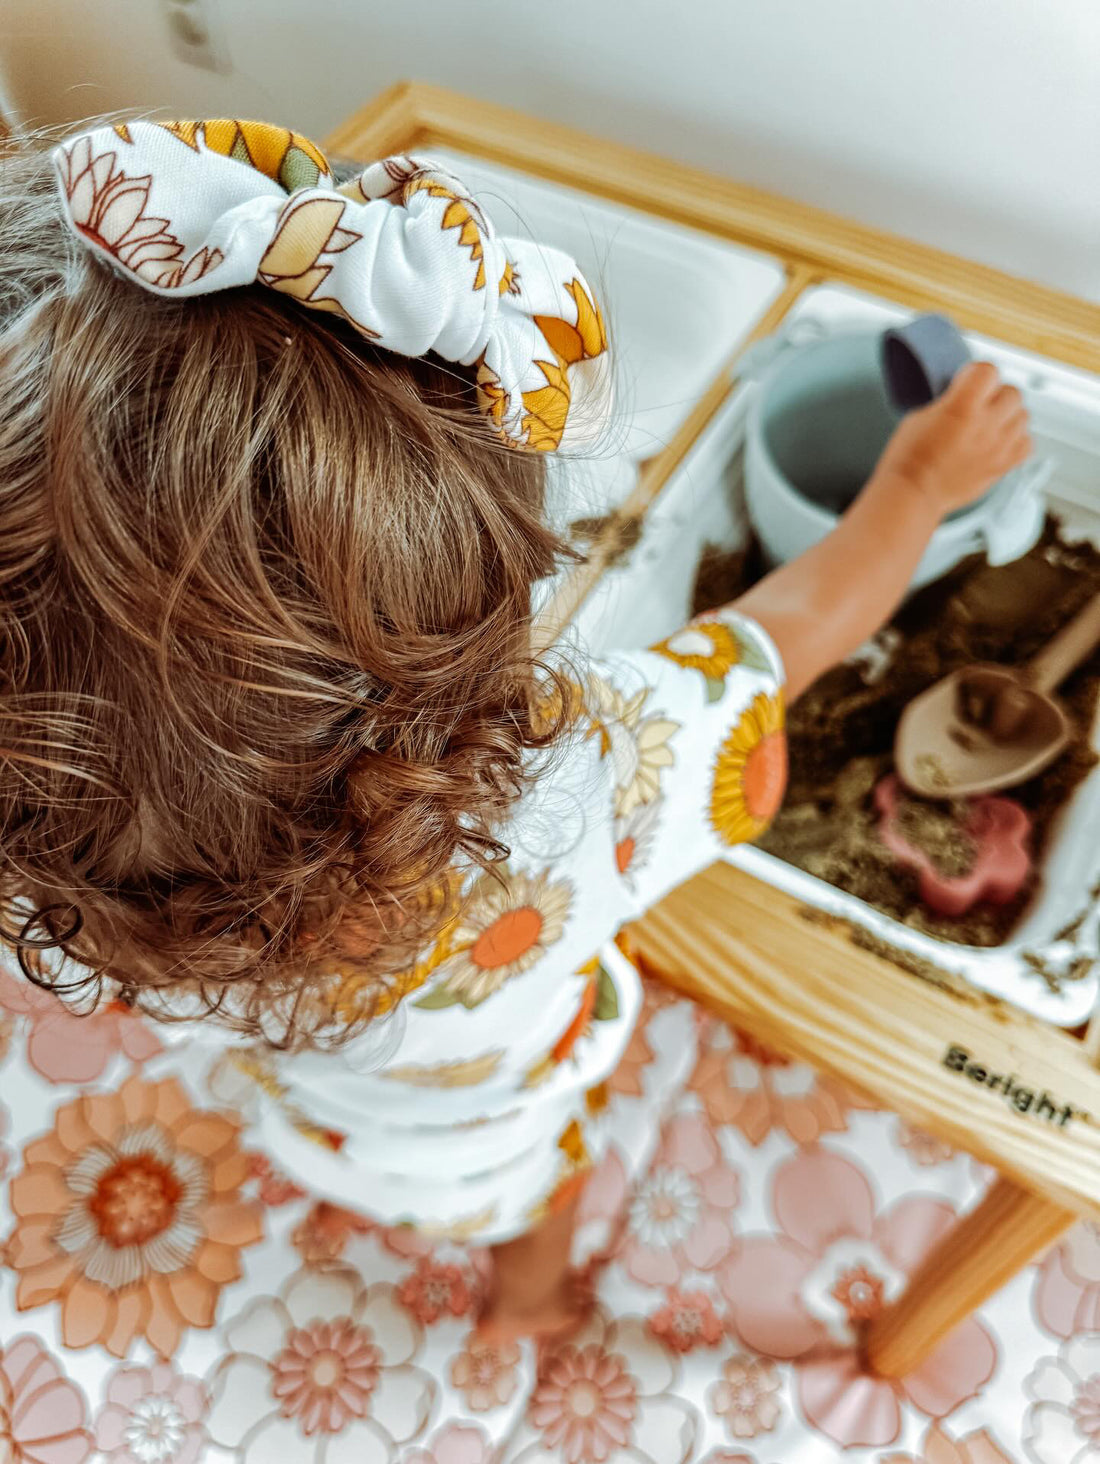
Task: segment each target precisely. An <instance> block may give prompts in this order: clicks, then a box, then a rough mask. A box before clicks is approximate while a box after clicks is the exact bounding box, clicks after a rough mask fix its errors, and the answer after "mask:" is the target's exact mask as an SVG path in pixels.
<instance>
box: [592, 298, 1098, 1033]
mask: <svg viewBox="0 0 1100 1464" xmlns="http://www.w3.org/2000/svg"><path fill="white" fill-rule="evenodd" d="M908 313H909V312H907V311H905V310H903V309H900V308H898V307H897V306H894V305H891V304H890V303H889V302H887V301H882V300H877V299H874V298H872V297H870V296H866V295H861V294H859V293H857V292H855V291H852V290H846V289H842V288H838V287H832V286H823V287H821V288H819V289H815V290H812V291H809V292H807V294H806V295H805V296H804V297H803V299H802V300H800V301H799V303H798V305H797V306H796V307H795V309H794V310H793V311H792V312H791V314H790V316H789V317H788V320H789V321H796V320H806V319H811V320H813V321H815V322H816V323H818V324H820V325H821V326H822V327H824V328H825V329H827V330H830V331H831V330H841V329H848V328H852V327H856V328H860V327H862V328H866V327H867V326H868V325H869V324H870V325H875V324H881V325H886V324H888V323H890V322H893V321H896V320H898V319H902V318H904V317H905V316H906V315H907V314H908ZM970 343H971V347H972V349H973V351H974V352H975V354H977V355H982V356H985V357H987V358H988V359H991V360H993V361H995V362H996V364H997V365H998V367H999V368H1000V370H1001V371H1002V373H1003V374H1004V375H1005V377H1006V378H1007V379H1009V380H1011V381H1013V382H1014V383H1015V384H1017V385H1018V386H1020V387H1021V388H1022V389H1023V390H1024V392H1025V394H1026V396H1027V399H1028V405H1029V407H1030V409H1031V413H1032V428H1033V436H1034V438H1035V442H1036V448H1037V451H1039V452H1040V453H1042V454H1043V455H1044V456H1047V455H1049V456H1050V457H1052V458H1053V459H1054V460H1055V462H1056V465H1057V466H1056V471H1055V475H1054V478H1053V480H1052V486H1051V490H1050V495H1049V496H1050V501H1051V506H1052V507H1053V509H1054V510H1055V511H1056V512H1057V513H1058V514H1059V515H1060V516H1061V517H1062V519H1063V521H1064V522H1065V524H1066V527H1067V530H1068V532H1069V534H1070V536H1071V537H1077V538H1084V537H1088V538H1091V539H1093V540H1094V542H1097V543H1100V380H1097V379H1096V378H1095V377H1092V376H1089V375H1088V374H1086V373H1084V372H1080V371H1075V370H1072V369H1070V368H1068V367H1064V366H1061V365H1059V364H1058V363H1055V362H1051V361H1048V360H1046V359H1044V358H1043V357H1040V356H1037V355H1034V354H1032V353H1029V352H1025V351H1018V350H1016V349H1014V348H1011V347H1007V346H1004V345H1002V344H1000V343H998V342H995V341H991V340H986V339H984V338H981V337H971V341H970ZM751 391H752V387H751V386H743V387H741V388H740V389H738V391H736V392H735V393H734V395H733V396H732V397H731V399H730V400H729V402H727V403H726V405H725V406H724V407H723V409H722V410H721V411H720V412H719V413H718V414H717V415H716V416H715V418H714V420H713V421H712V422H711V424H710V425H709V427H708V428H707V429H706V431H705V432H704V433H703V434H702V435H701V436H700V438H699V440H698V442H697V443H696V444H695V446H694V448H693V450H692V452H691V453H690V454H689V456H688V458H687V459H686V460H685V462H684V463H683V465H682V467H681V468H680V470H679V471H678V472H677V473H676V475H675V476H674V477H673V478H672V479H671V480H670V481H669V483H668V484H667V485H666V487H665V489H664V491H663V493H662V494H661V496H660V497H659V498H658V500H657V502H656V504H655V505H654V507H653V508H652V509H651V510H650V513H649V514H648V515H647V518H646V524H645V533H644V535H643V538H642V541H641V543H639V545H638V546H637V547H636V549H635V550H634V551H633V552H632V553H631V554H630V555H629V556H628V558H627V559H626V560H625V561H624V562H623V564H622V565H621V566H618V567H616V568H614V569H612V570H611V571H609V572H608V573H607V574H606V575H605V576H604V577H603V579H602V581H601V583H600V585H599V586H598V587H597V588H596V590H595V591H594V592H593V594H592V595H591V596H590V597H589V599H588V601H587V602H586V603H585V604H584V606H583V607H582V609H581V611H580V614H579V615H578V617H577V621H576V624H577V627H578V629H579V631H580V633H581V636H582V638H583V639H584V641H585V642H586V643H587V644H588V645H589V646H591V647H592V648H593V650H595V651H597V652H598V651H600V650H603V649H608V648H610V647H613V646H642V645H649V644H652V643H653V642H654V641H656V640H660V639H661V638H662V637H664V636H666V635H668V634H669V633H670V632H671V631H673V630H674V629H675V628H676V627H677V626H678V625H680V624H682V623H683V622H684V620H685V619H686V618H687V617H688V615H689V614H690V595H691V587H692V581H693V578H694V573H695V567H696V565H697V563H698V559H699V553H700V550H701V549H702V546H703V545H704V544H705V543H707V542H717V543H721V544H724V545H727V546H729V547H735V546H736V545H737V544H738V543H740V542H743V538H744V533H745V520H744V517H743V511H742V509H741V473H740V447H741V443H742V441H743V436H744V425H745V417H746V413H747V408H748V403H749V399H750V393H751ZM1094 736H1095V734H1094ZM1097 745H1098V746H1100V740H1098V741H1097ZM1097 828H1100V776H1098V775H1097V774H1095V773H1094V774H1093V775H1092V776H1091V777H1090V778H1088V779H1086V781H1085V782H1084V784H1083V785H1082V786H1081V787H1080V788H1079V789H1078V790H1077V792H1076V794H1075V795H1074V797H1073V798H1072V799H1071V801H1070V803H1069V804H1068V806H1067V808H1066V809H1065V810H1064V811H1063V813H1062V815H1061V816H1060V818H1059V820H1058V822H1057V824H1056V825H1055V830H1054V836H1053V839H1052V842H1051V845H1050V849H1049V852H1048V854H1047V856H1046V858H1045V860H1044V864H1043V869H1042V880H1043V882H1042V887H1041V890H1040V893H1039V894H1038V896H1037V897H1036V899H1035V901H1034V902H1033V904H1032V907H1031V910H1030V911H1029V913H1028V914H1027V915H1026V916H1025V918H1024V920H1023V922H1022V923H1021V924H1020V926H1019V927H1017V929H1016V931H1015V932H1014V933H1013V935H1012V937H1011V939H1010V941H1009V942H1008V943H1007V944H1005V945H1003V946H999V947H997V948H995V949H991V950H986V949H978V948H976V947H968V946H960V945H956V944H954V943H952V942H948V941H941V940H936V939H933V938H931V937H929V936H927V935H924V934H923V933H921V932H919V931H914V930H911V929H910V928H909V927H908V926H905V925H902V924H900V923H899V922H898V921H896V920H892V919H890V918H889V917H888V916H885V915H883V914H881V913H880V912H878V911H877V910H874V909H873V908H872V907H871V906H869V905H867V904H866V903H865V902H864V901H862V900H859V899H856V898H855V897H854V896H852V895H848V894H845V893H844V892H843V891H841V890H837V889H835V888H834V887H833V886H831V885H828V884H825V883H824V882H823V881H821V880H818V879H815V878H813V876H811V875H808V874H805V873H803V872H802V871H801V870H798V869H795V868H794V867H793V866H792V865H789V864H786V863H784V862H783V861H781V860H779V859H776V858H774V857H773V856H771V855H768V854H765V853H764V852H763V851H761V850H759V849H753V848H742V849H737V850H734V851H732V852H731V853H730V855H729V860H730V862H731V863H732V864H734V865H736V866H737V867H739V868H741V869H744V870H746V871H747V872H749V873H751V874H753V875H755V876H757V877H758V878H760V879H762V880H765V881H767V882H768V883H769V884H772V885H775V886H777V887H778V888H780V889H783V890H785V891H786V892H787V893H788V894H790V895H792V896H793V897H794V898H796V899H799V900H801V901H804V902H805V903H806V904H808V905H813V906H815V907H817V908H819V909H822V910H826V911H828V912H830V913H833V914H836V915H839V916H843V917H846V918H847V919H850V920H852V921H854V922H856V923H857V924H859V925H861V926H863V927H864V928H865V929H867V930H868V931H869V932H871V933H873V934H875V935H877V936H879V937H880V938H881V939H882V940H884V941H886V942H888V943H889V944H891V945H893V946H895V947H897V948H899V949H902V950H906V951H909V952H911V953H912V954H914V955H916V956H920V957H923V958H925V959H926V960H929V961H931V962H933V963H934V964H935V965H937V966H939V967H940V968H941V969H943V970H947V971H953V972H956V973H957V974H959V975H961V976H963V977H965V978H967V979H968V980H970V981H971V982H972V983H973V984H974V985H975V986H978V987H980V988H981V989H982V990H985V991H989V992H991V993H994V994H995V995H997V996H1000V997H1003V998H1004V999H1006V1000H1008V1001H1011V1002H1014V1003H1015V1004H1016V1005H1017V1006H1020V1007H1023V1008H1024V1009H1026V1010H1027V1011H1030V1012H1033V1013H1034V1014H1035V1015H1037V1016H1041V1017H1043V1018H1044V1019H1046V1020H1048V1021H1051V1022H1053V1023H1056V1024H1057V1025H1059V1026H1067V1027H1068V1026H1076V1025H1077V1024H1078V1023H1080V1022H1083V1021H1085V1020H1087V1018H1088V1016H1089V1015H1090V1013H1091V1011H1092V1007H1093V1005H1094V1003H1095V1000H1096V994H1097V985H1098V976H1097V972H1096V971H1094V972H1093V973H1092V974H1091V975H1089V976H1086V977H1084V978H1083V979H1079V980H1077V981H1072V982H1066V983H1065V984H1064V985H1063V988H1062V990H1061V992H1052V991H1050V990H1049V989H1048V987H1047V986H1046V984H1045V983H1044V982H1043V980H1042V979H1041V977H1039V976H1038V975H1037V974H1036V973H1035V972H1034V971H1033V970H1032V969H1031V968H1030V967H1029V966H1028V964H1027V962H1026V961H1025V959H1024V953H1025V952H1034V953H1036V954H1041V955H1043V956H1044V957H1046V958H1047V959H1048V960H1049V961H1050V962H1051V964H1053V965H1055V966H1056V967H1061V966H1065V965H1068V963H1069V962H1070V961H1071V960H1072V959H1073V958H1074V957H1075V956H1076V955H1078V954H1082V953H1088V954H1090V955H1091V954H1095V952H1096V950H1097V919H1098V917H1097V914H1096V912H1095V911H1094V912H1093V913H1092V915H1091V916H1090V918H1089V919H1088V920H1086V922H1085V924H1084V926H1083V928H1082V929H1081V931H1080V932H1079V933H1078V935H1077V936H1076V938H1075V940H1074V942H1072V943H1067V942H1061V943H1057V942H1055V941H1054V937H1055V935H1056V934H1057V933H1058V932H1059V931H1060V930H1062V929H1063V928H1064V927H1065V926H1066V925H1067V924H1068V923H1069V922H1070V921H1071V920H1072V919H1074V917H1075V916H1076V915H1078V914H1079V913H1080V912H1081V910H1082V909H1084V908H1085V907H1086V906H1087V904H1088V892H1089V890H1090V889H1091V888H1092V887H1093V886H1094V885H1095V884H1096V882H1097V880H1098V879H1100V838H1097V836H1096V830H1097Z"/></svg>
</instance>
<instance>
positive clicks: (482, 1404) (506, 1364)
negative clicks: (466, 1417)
mask: <svg viewBox="0 0 1100 1464" xmlns="http://www.w3.org/2000/svg"><path fill="white" fill-rule="evenodd" d="M519 1361H520V1351H519V1348H518V1347H517V1346H516V1344H515V1343H514V1342H501V1343H498V1344H497V1345H496V1346H494V1345H493V1344H492V1343H489V1342H479V1341H478V1340H477V1339H476V1338H475V1337H471V1338H470V1340H469V1341H468V1342H467V1344H466V1347H465V1349H464V1350H463V1351H462V1352H460V1353H459V1354H458V1356H457V1357H456V1358H455V1359H454V1360H453V1361H452V1363H451V1382H452V1383H453V1384H454V1385H455V1387H456V1388H457V1389H458V1391H459V1392H460V1393H461V1394H462V1397H463V1399H464V1400H465V1404H466V1407H467V1408H468V1409H469V1410H470V1412H471V1413H488V1412H490V1410H491V1409H493V1408H502V1407H503V1406H504V1404H505V1403H507V1402H508V1400H509V1399H510V1398H511V1396H512V1394H513V1393H514V1392H515V1391H516V1388H517V1387H518V1386H519V1378H518V1377H517V1374H516V1368H517V1367H518V1366H519Z"/></svg>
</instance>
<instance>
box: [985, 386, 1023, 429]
mask: <svg viewBox="0 0 1100 1464" xmlns="http://www.w3.org/2000/svg"><path fill="white" fill-rule="evenodd" d="M989 411H990V412H991V413H992V415H993V416H995V417H996V418H998V419H999V420H1000V421H1002V422H1004V423H1006V424H1011V423H1013V422H1015V421H1016V420H1017V419H1019V420H1020V421H1024V422H1026V421H1027V407H1026V405H1025V404H1024V399H1023V395H1022V394H1021V392H1020V389H1019V388H1018V387H1015V386H1002V387H1000V388H999V389H998V390H997V391H996V392H995V393H994V395H993V397H992V398H991V400H990V403H989Z"/></svg>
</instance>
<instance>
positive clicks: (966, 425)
mask: <svg viewBox="0 0 1100 1464" xmlns="http://www.w3.org/2000/svg"><path fill="white" fill-rule="evenodd" d="M1030 452H1031V438H1030V437H1029V435H1028V418H1027V408H1026V407H1025V406H1024V401H1023V397H1021V395H1020V393H1019V392H1018V391H1017V390H1016V388H1015V387H1014V386H1003V385H1002V384H1001V379H1000V377H999V376H998V374H997V369H996V367H995V366H991V365H990V364H989V362H988V361H975V362H973V363H972V364H971V365H969V366H967V367H966V369H965V370H963V371H960V372H959V374H958V376H956V377H955V379H954V381H953V382H952V383H951V385H950V386H949V387H948V389H947V391H946V392H944V394H943V396H941V397H939V398H938V399H937V400H936V401H934V402H932V403H931V405H930V406H927V407H923V408H922V409H921V410H920V411H918V412H911V413H910V414H909V415H908V416H907V417H906V418H905V420H904V421H903V422H902V423H901V424H900V425H899V426H898V428H897V430H896V432H895V433H894V435H893V437H891V439H890V441H889V443H888V444H887V446H886V450H885V452H884V453H883V455H882V457H881V459H880V460H879V465H878V467H877V468H876V470H875V476H876V477H882V476H888V477H890V478H892V479H900V480H902V481H903V482H905V483H908V484H911V485H912V486H913V487H915V488H916V489H917V490H918V491H919V492H920V493H922V494H924V495H925V496H926V497H928V498H929V499H930V501H931V503H932V507H933V508H934V509H935V511H936V513H937V515H938V516H939V517H941V518H942V517H943V516H944V515H946V514H949V513H951V512H952V511H953V510H954V509H957V508H963V507H965V505H966V504H968V503H973V502H974V500H975V499H976V498H980V497H981V496H982V494H983V493H984V492H985V491H986V489H987V488H989V487H991V486H992V484H993V483H995V482H996V481H997V479H998V478H1001V477H1003V476H1004V474H1005V473H1007V472H1010V471H1011V469H1013V468H1017V467H1019V466H1020V464H1021V463H1022V462H1024V461H1025V460H1026V459H1027V457H1028V456H1029V454H1030Z"/></svg>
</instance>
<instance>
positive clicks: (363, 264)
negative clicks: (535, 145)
mask: <svg viewBox="0 0 1100 1464" xmlns="http://www.w3.org/2000/svg"><path fill="white" fill-rule="evenodd" d="M54 162H55V165H56V168H57V174H58V180H59V184H60V190H61V197H62V202H63V205H64V210H65V216H66V218H67V220H68V222H69V224H70V226H71V227H72V228H73V230H74V231H75V232H76V234H77V235H78V237H79V238H80V239H81V240H82V241H83V242H84V243H85V244H86V245H87V246H88V248H89V249H91V250H92V251H93V253H95V254H96V255H98V256H100V257H101V258H103V259H105V260H107V261H108V262H109V263H110V264H111V265H113V266H114V267H115V268H116V269H117V270H119V271H120V272H121V273H122V274H124V275H125V276H126V277H127V278H128V279H130V280H132V281H133V282H134V283H135V284H138V285H141V286H142V287H143V288H144V289H147V290H151V291H152V292H153V293H154V294H157V295H163V296H167V297H172V298H182V297H189V296H192V295H206V294H210V293H212V292H214V291H216V290H225V289H231V288H233V287H234V286H238V285H250V284H253V283H256V282H258V283H260V284H263V285H266V286H268V287H269V288H271V289H273V290H278V291H280V292H281V293H282V294H286V295H291V296H293V297H294V298H295V299H296V300H299V301H300V302H301V303H302V304H303V305H305V306H307V307H308V308H309V309H311V310H327V311H329V312H331V313H332V314H334V315H338V316H340V317H341V318H342V319H343V320H346V321H348V322H349V323H350V324H351V325H352V326H354V327H355V329H356V330H357V331H359V332H360V333H361V334H362V335H364V336H365V337H367V339H368V340H371V341H373V342H374V343H375V344H376V345H378V346H380V347H383V348H385V349H386V350H390V351H395V352H397V353H399V354H400V355H403V356H423V355H426V354H427V353H428V352H429V351H434V352H435V353H436V354H437V355H439V356H442V357H443V358H444V359H445V360H447V361H454V362H456V363H459V364H461V365H464V366H472V367H475V368H476V373H475V374H476V380H477V395H478V403H479V406H480V408H481V410H482V411H483V412H484V413H485V415H486V417H487V418H488V419H489V422H490V423H491V424H492V426H493V428H494V429H495V430H496V432H497V433H498V434H499V435H500V436H501V437H502V438H503V439H504V440H505V441H506V442H507V443H509V444H511V445H514V446H517V447H523V448H527V449H530V450H533V451H542V452H553V451H555V450H556V449H558V448H559V447H561V446H562V445H563V443H565V442H566V440H567V424H568V426H569V429H570V430H569V433H568V439H569V440H571V441H572V440H577V439H578V438H579V437H580V435H581V433H582V431H583V432H584V433H590V432H591V430H592V428H593V425H594V424H595V425H596V426H598V425H600V424H599V420H598V419H600V418H602V417H605V416H606V412H607V409H608V407H609V405H610V392H609V390H608V389H607V387H608V382H607V378H606V372H605V370H604V368H605V367H606V363H607V357H606V351H607V336H606V332H605V329H604V323H603V318H602V316H601V314H600V311H599V307H598V306H597V305H596V303H595V301H594V299H593V297H592V293H591V291H590V290H589V288H588V285H587V284H586V282H585V280H584V277H583V276H582V275H581V273H580V271H579V270H578V268H577V266H576V264H575V263H574V261H573V260H572V259H570V258H569V256H568V255H566V254H563V253H561V252H560V251H559V250H557V249H552V248H549V247H544V246H540V245H536V244H533V243H531V242H530V241H528V240H525V239H508V238H501V237H500V236H499V235H498V234H497V233H496V231H495V230H494V229H493V226H492V224H491V223H490V221H489V220H488V218H487V217H486V216H485V214H484V212H483V211H482V209H481V208H480V207H479V206H478V204H477V203H476V202H475V200H474V199H473V198H472V197H471V196H470V195H469V193H468V191H467V190H466V189H465V188H464V187H463V186H462V184H461V183H459V182H458V180H457V179H455V178H453V177H452V176H451V175H450V174H449V173H447V172H446V171H445V170H443V169H441V168H439V167H437V166H435V165H434V164H432V163H430V162H428V161H426V160H424V159H416V158H411V157H391V158H387V159H385V161H383V162H379V163H373V164H372V165H371V166H370V167H368V168H367V169H366V170H365V171H364V172H363V173H361V174H360V175H359V176H358V177H357V178H355V179H353V180H352V181H350V182H347V183H343V184H341V185H340V186H339V187H337V185H336V183H335V180H334V178H333V175H332V171H331V169H330V167H329V164H328V162H327V160H326V158H325V156H324V154H323V153H322V152H321V151H320V150H319V149H318V148H317V147H316V146H315V145H314V144H313V143H312V142H310V141H309V139H308V138H306V137H302V136H301V135H300V134H299V133H297V132H290V131H288V130H286V129H285V128H281V127H273V126H269V125H268V124H267V123H262V122H241V121H234V120H219V121H207V122H167V123H161V122H131V123H128V124H126V125H123V126H117V127H100V128H96V129H94V130H93V131H90V132H84V133H81V134H80V135H78V136H76V137H74V138H71V139H69V140H68V141H67V142H65V143H63V144H62V145H61V146H60V147H59V148H57V150H56V152H55V153H54ZM582 399H584V400H585V401H586V402H587V403H590V404H591V406H592V407H594V408H595V410H594V411H593V410H591V409H590V407H586V409H585V410H584V411H583V412H579V411H578V410H577V409H578V405H579V403H580V402H581V400H582ZM582 418H583V419H584V427H583V428H580V427H579V426H578V424H579V423H580V420H581V419H582Z"/></svg>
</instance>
